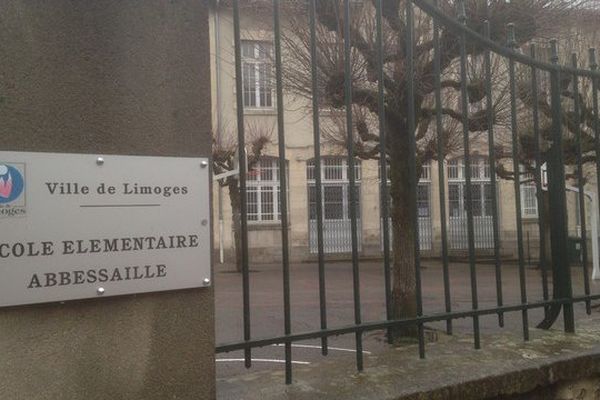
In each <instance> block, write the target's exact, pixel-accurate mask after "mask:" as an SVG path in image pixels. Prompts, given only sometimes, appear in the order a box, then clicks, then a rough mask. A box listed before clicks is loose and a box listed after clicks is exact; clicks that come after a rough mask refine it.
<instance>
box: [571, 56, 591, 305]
mask: <svg viewBox="0 0 600 400" xmlns="http://www.w3.org/2000/svg"><path fill="white" fill-rule="evenodd" d="M571 62H572V65H573V68H577V67H578V63H577V54H575V53H573V54H572V55H571ZM572 84H573V110H574V111H575V120H574V121H573V122H574V123H575V142H576V146H577V182H578V185H577V188H578V189H579V193H578V201H579V219H580V227H581V242H582V243H581V256H582V261H581V263H582V265H581V266H582V269H583V288H584V292H585V295H586V296H589V295H590V276H589V271H588V260H587V256H588V252H587V221H586V212H585V181H584V180H583V154H582V153H583V150H582V148H581V103H580V99H579V78H578V76H577V74H573V83H572ZM585 310H586V312H587V314H588V315H590V314H591V313H592V303H591V301H590V300H589V299H588V300H586V302H585Z"/></svg>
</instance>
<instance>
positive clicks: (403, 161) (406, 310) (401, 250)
mask: <svg viewBox="0 0 600 400" xmlns="http://www.w3.org/2000/svg"><path fill="white" fill-rule="evenodd" d="M393 147H394V153H396V154H394V155H392V156H391V157H390V181H391V182H390V183H391V187H390V195H391V198H392V204H391V207H390V214H391V217H392V228H393V230H392V232H393V234H392V249H393V287H392V317H393V318H394V319H406V318H414V317H416V315H417V304H416V290H415V289H416V284H415V233H416V229H415V226H414V217H413V214H412V213H413V212H416V210H415V209H414V205H413V203H414V201H415V200H416V193H415V191H414V190H412V189H411V187H410V184H409V182H410V179H409V178H410V165H409V157H408V154H406V153H407V151H405V149H406V147H407V146H406V144H404V145H400V146H397V145H394V146H393ZM416 332H417V329H416V326H410V327H403V328H396V329H392V330H390V334H391V336H392V340H396V339H398V338H399V337H400V336H412V337H414V336H416Z"/></svg>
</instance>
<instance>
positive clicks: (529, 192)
mask: <svg viewBox="0 0 600 400" xmlns="http://www.w3.org/2000/svg"><path fill="white" fill-rule="evenodd" d="M520 169H521V172H523V171H524V168H523V166H521V167H520ZM533 178H534V177H533V175H532V174H529V173H527V174H522V175H521V213H522V215H523V218H537V216H538V206H537V190H536V187H535V181H534V179H533Z"/></svg>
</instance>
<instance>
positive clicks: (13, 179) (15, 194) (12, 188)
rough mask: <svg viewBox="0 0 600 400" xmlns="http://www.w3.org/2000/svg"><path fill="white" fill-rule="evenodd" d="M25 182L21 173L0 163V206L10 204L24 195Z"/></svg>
mask: <svg viewBox="0 0 600 400" xmlns="http://www.w3.org/2000/svg"><path fill="white" fill-rule="evenodd" d="M24 188H25V181H24V179H23V175H22V174H21V172H20V171H19V170H18V169H16V168H15V167H13V166H12V165H9V164H2V163H0V204H9V203H12V202H13V201H15V200H16V199H18V198H19V196H21V194H22V193H23V189H24Z"/></svg>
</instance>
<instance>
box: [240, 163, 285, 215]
mask: <svg viewBox="0 0 600 400" xmlns="http://www.w3.org/2000/svg"><path fill="white" fill-rule="evenodd" d="M246 189H247V199H248V221H253V222H270V221H279V220H281V211H280V209H279V201H280V198H279V196H280V186H279V161H278V159H277V158H270V157H269V158H261V159H260V161H259V162H258V163H257V165H256V166H255V167H254V168H252V169H251V170H250V171H248V178H247V180H246Z"/></svg>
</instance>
